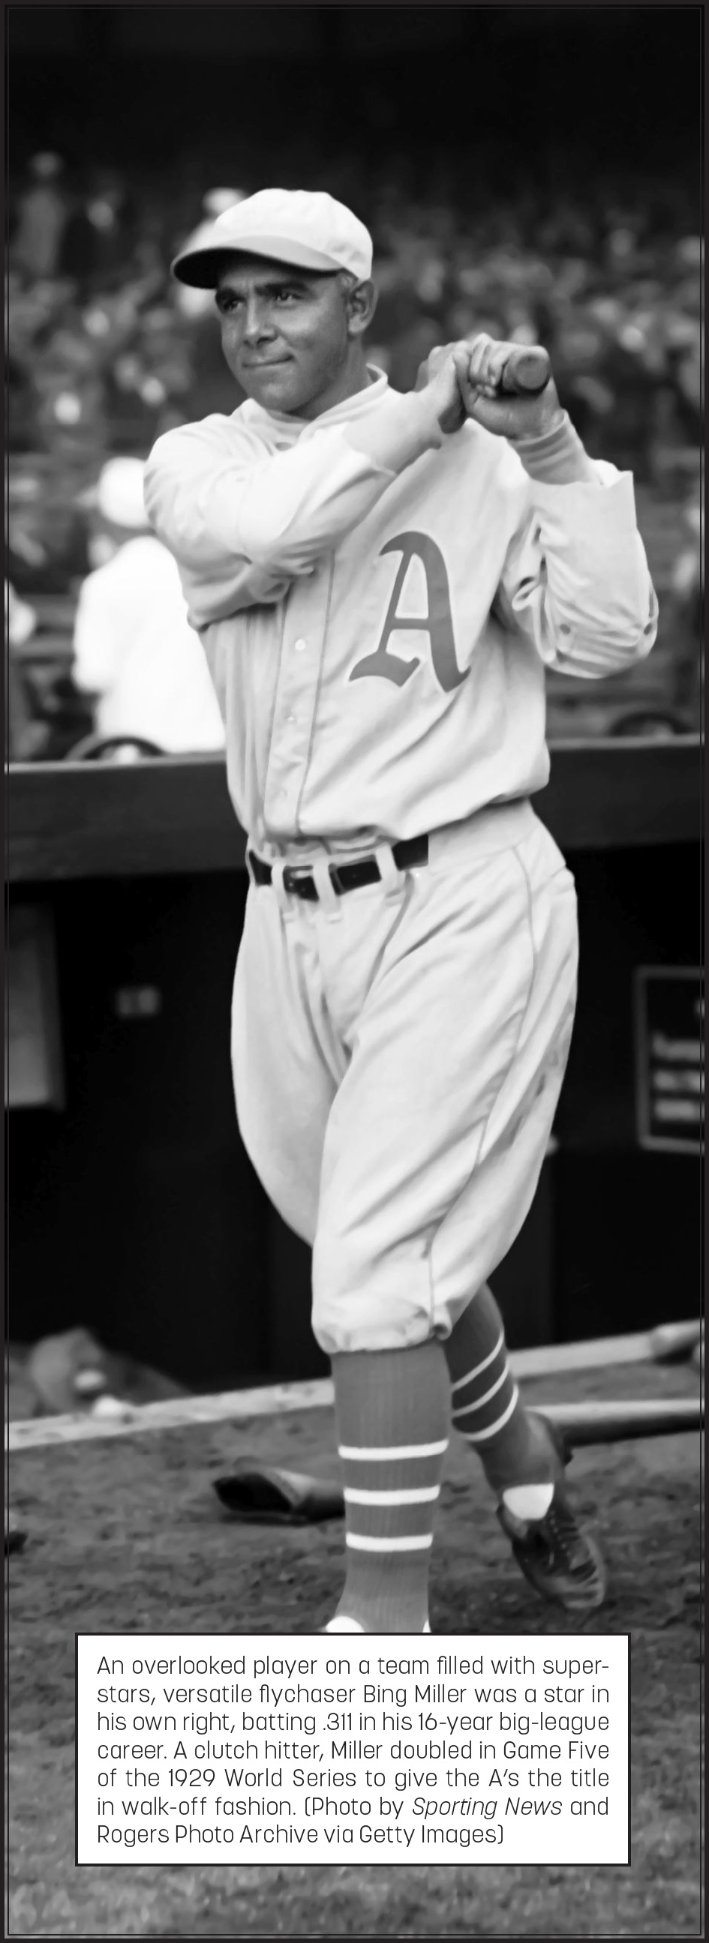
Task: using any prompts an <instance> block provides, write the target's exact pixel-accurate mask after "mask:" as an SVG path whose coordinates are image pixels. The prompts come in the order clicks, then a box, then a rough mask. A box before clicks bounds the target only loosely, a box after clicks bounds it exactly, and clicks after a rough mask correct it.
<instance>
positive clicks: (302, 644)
mask: <svg viewBox="0 0 709 1943" xmlns="http://www.w3.org/2000/svg"><path fill="white" fill-rule="evenodd" d="M307 645H308V643H307V641H303V640H302V639H301V640H300V641H294V642H293V652H294V654H304V653H305V649H306V648H307Z"/></svg>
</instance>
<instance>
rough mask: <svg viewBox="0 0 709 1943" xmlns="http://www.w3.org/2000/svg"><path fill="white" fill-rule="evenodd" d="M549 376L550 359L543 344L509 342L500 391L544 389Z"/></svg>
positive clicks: (517, 391)
mask: <svg viewBox="0 0 709 1943" xmlns="http://www.w3.org/2000/svg"><path fill="white" fill-rule="evenodd" d="M550 377H551V359H550V357H549V352H548V351H545V350H544V347H543V345H541V344H510V347H509V353H508V356H507V359H506V361H505V364H504V366H503V370H502V377H501V379H500V390H501V391H510V392H516V393H519V392H535V391H544V389H545V386H546V385H548V383H549V379H550Z"/></svg>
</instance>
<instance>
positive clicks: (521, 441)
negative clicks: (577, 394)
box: [508, 405, 570, 449]
mask: <svg viewBox="0 0 709 1943" xmlns="http://www.w3.org/2000/svg"><path fill="white" fill-rule="evenodd" d="M569 423H570V420H569V416H568V412H565V411H564V409H563V406H562V405H556V406H555V407H554V410H553V413H552V415H551V419H550V422H548V423H542V424H541V426H540V427H539V429H538V430H537V431H535V432H518V433H516V434H515V433H514V432H512V433H508V438H509V442H510V445H514V447H515V449H517V447H519V446H527V447H533V446H541V445H542V444H544V443H546V441H547V440H550V439H554V438H556V437H557V436H558V434H559V433H560V432H562V431H563V430H564V428H565V426H566V425H567V424H569Z"/></svg>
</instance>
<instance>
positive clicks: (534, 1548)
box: [146, 189, 657, 1633]
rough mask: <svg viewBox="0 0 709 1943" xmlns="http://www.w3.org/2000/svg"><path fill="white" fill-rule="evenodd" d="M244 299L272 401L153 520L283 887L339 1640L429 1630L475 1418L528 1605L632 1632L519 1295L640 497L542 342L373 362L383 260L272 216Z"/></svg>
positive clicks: (649, 610) (640, 613) (235, 255)
mask: <svg viewBox="0 0 709 1943" xmlns="http://www.w3.org/2000/svg"><path fill="white" fill-rule="evenodd" d="M173 269H174V273H175V275H176V276H177V277H178V279H180V280H181V281H183V282H186V283H189V284H195V285H197V286H198V287H199V288H208V289H212V290H214V292H215V293H216V306H217V310H218V313H219V317H220V322H221V332H222V345H223V350H224V355H225V358H226V361H227V364H228V365H229V368H230V369H231V371H232V372H233V374H234V376H235V378H236V379H237V380H238V382H239V384H240V385H241V386H242V388H243V390H244V392H245V393H246V394H247V396H246V402H245V403H244V404H242V405H240V406H239V408H238V410H236V411H235V412H234V413H233V414H232V416H231V417H226V416H220V415H215V416H212V417H208V418H206V419H205V420H204V421H203V422H201V423H199V424H192V425H185V426H182V427H180V428H179V429H177V430H174V431H170V432H168V433H167V434H165V435H164V436H163V437H162V438H160V439H159V440H158V442H157V444H156V446H155V447H154V449H153V452H152V454H151V457H150V459H149V461H148V466H147V473H146V500H147V506H148V510H149V513H150V516H151V519H152V521H153V524H154V526H155V528H156V531H157V532H158V534H159V536H160V537H161V538H162V539H163V540H164V542H165V543H166V545H167V546H169V547H170V548H171V549H172V551H173V553H174V555H175V558H176V560H177V562H178V564H179V567H180V572H181V576H182V584H183V588H184V592H185V595H186V598H187V602H188V610H189V615H190V619H191V622H192V625H193V627H194V628H195V629H197V631H198V632H199V633H200V635H201V638H202V641H203V643H204V647H205V651H206V654H207V658H208V661H209V666H210V669H211V672H212V675H213V679H214V682H215V685H216V688H217V692H218V694H219V697H220V700H221V703H222V707H223V710H224V715H225V720H226V736H227V760H228V779H229V788H230V793H231V796H232V800H233V803H234V807H235V810H236V813H237V816H238V818H239V821H240V823H241V825H242V826H243V828H244V829H245V830H246V832H247V833H248V852H247V857H248V869H249V873H250V877H251V885H250V890H249V896H248V901H247V910H246V918H245V926H244V933H243V938H242V943H241V947H240V951H239V957H238V964H237V970H236V980H235V989H234V1005H233V1064H234V1076H235V1087H236V1101H237V1110H238V1116H239V1124H240V1128H241V1133H242V1136H243V1139H244V1142H245V1144H246V1147H247V1149H248V1151H249V1154H250V1155H251V1158H252V1160H253V1163H254V1166H255V1167H256V1169H257V1171H258V1173H259V1175H260V1177H261V1179H262V1181H263V1183H264V1186H265V1188H266V1190H267V1192H268V1193H269V1195H270V1196H271V1198H272V1200H273V1201H274V1203H275V1205H276V1207H277V1208H278V1209H279V1211H280V1213H281V1215H282V1216H283V1218H284V1219H285V1221H287V1222H288V1223H289V1224H290V1226H291V1227H292V1228H294V1229H295V1231H296V1233H298V1234H299V1235H301V1236H302V1237H303V1238H304V1239H305V1240H306V1241H307V1242H309V1243H311V1244H312V1247H313V1329H314V1333H315V1335H316V1338H317V1340H318V1342H319V1343H320V1344H321V1346H322V1348H323V1349H324V1350H325V1351H326V1352H327V1354H328V1355H329V1357H330V1358H331V1363H332V1373H333V1380H334V1389H335V1402H336V1417H337V1427H338V1441H339V1452H340V1458H341V1461H342V1466H343V1476H344V1488H345V1506H346V1575H345V1583H344V1586H343V1589H342V1593H341V1597H340V1599H339V1602H338V1605H337V1610H336V1612H335V1614H334V1615H333V1616H332V1619H331V1620H330V1621H329V1623H328V1625H327V1627H326V1630H328V1631H340V1632H385V1633H386V1632H393V1633H396V1632H403V1633H415V1632H417V1631H418V1632H420V1631H422V1630H428V1575H429V1560H430V1552H431V1545H432V1538H433V1524H434V1514H435V1508H436V1501H437V1499H438V1495H439V1490H440V1482H441V1472H442V1466H443V1461H444V1456H445V1451H446V1447H447V1442H448V1436H449V1428H450V1423H451V1417H452V1423H453V1425H454V1427H455V1428H456V1429H457V1430H458V1431H459V1432H460V1433H461V1434H462V1436H463V1437H464V1438H465V1439H466V1440H467V1441H468V1443H469V1444H470V1446H471V1449H472V1450H473V1451H474V1452H476V1453H477V1455H478V1456H479V1458H480V1459H481V1460H482V1463H483V1466H484V1469H485V1473H486V1476H487V1479H488V1481H489V1484H490V1486H491V1489H492V1492H493V1493H494V1495H495V1498H496V1500H497V1508H498V1515H499V1518H500V1521H501V1524H502V1527H503V1529H504V1531H505V1533H506V1534H507V1535H508V1537H509V1539H510V1541H511V1544H512V1548H513V1552H514V1554H515V1556H516V1558H517V1560H518V1562H519V1564H520V1565H521V1567H522V1569H523V1571H524V1572H525V1573H526V1575H527V1577H528V1578H529V1579H530V1580H531V1582H532V1583H533V1584H534V1586H535V1587H536V1589H537V1590H538V1592H540V1593H541V1594H542V1595H543V1596H544V1597H546V1598H549V1599H552V1600H557V1601H559V1602H560V1603H561V1604H562V1606H564V1607H565V1608H566V1609H567V1610H568V1611H569V1612H571V1613H581V1612H586V1611H588V1610H590V1609H592V1608H593V1607H595V1606H597V1605H599V1604H600V1602H601V1601H602V1599H603V1597H604V1591H605V1574H604V1568H603V1564H602V1560H601V1557H600V1555H599V1552H598V1550H597V1548H596V1546H595V1544H594V1542H593V1541H592V1539H591V1538H590V1536H589V1535H588V1534H587V1533H586V1532H585V1531H584V1530H583V1528H582V1527H581V1526H580V1525H579V1524H578V1522H577V1520H576V1518H575V1516H574V1513H573V1510H572V1507H571V1505H570V1503H569V1500H568V1497H567V1494H566V1490H565V1484H564V1452H563V1450H562V1449H560V1448H559V1447H558V1446H557V1444H556V1443H555V1441H554V1438H553V1436H552V1434H551V1430H550V1428H549V1426H548V1424H547V1423H546V1421H545V1419H544V1418H543V1417H541V1416H539V1415H536V1414H535V1413H534V1412H531V1411H529V1410H527V1409H525V1407H524V1405H523V1404H522V1401H521V1399H520V1396H519V1393H518V1390H517V1388H516V1386H515V1384H514V1382H513V1379H512V1376H511V1373H510V1368H509V1364H508V1359H507V1350H506V1344H505V1334H504V1329H503V1325H502V1320H501V1317H500V1313H499V1310H498V1308H497V1305H496V1303H495V1300H494V1297H493V1295H492V1293H491V1291H490V1289H489V1288H488V1286H487V1278H488V1276H489V1275H490V1274H491V1273H492V1271H493V1270H494V1268H495V1266H496V1264H497V1263H499V1262H500V1261H501V1260H502V1258H503V1256H504V1255H505V1254H506V1253H507V1251H508V1249H509V1248H510V1245H511V1243H512V1242H513V1240H514V1238H515V1236H516V1234H517V1233H518V1231H519V1229H520V1228H521V1226H522V1223H523V1221H524V1219H525V1216H526V1214H527V1212H528V1209H529V1207H530V1205H531V1202H532V1198H533V1195H534V1191H535V1187H536V1184H537V1180H538V1177H539V1173H540V1169H541V1166H542V1161H543V1158H544V1153H545V1150H546V1146H547V1142H548V1138H549V1133H550V1129H551V1126H552V1121H553V1118H554V1112H555V1108H556V1105H557V1101H558V1097H559V1091H560V1087H561V1082H562V1077H563V1073H564V1068H565V1063H566V1059H567V1054H568V1049H569V1041H570V1036H571V1030H572V1022H573V1016H574V1005H575V997H576V973H577V924H576V908H575V894H574V884H573V879H572V876H571V874H570V872H569V870H568V869H567V867H566V865H565V863H564V859H563V857H562V856H561V854H560V852H559V850H558V849H557V847H556V844H555V843H554V842H553V840H552V838H551V836H550V835H549V834H548V832H547V830H546V829H545V827H544V825H543V824H542V823H541V822H540V821H539V819H538V818H537V816H536V814H535V812H534V809H533V808H532V806H531V803H530V797H531V796H533V795H534V794H535V793H536V791H537V790H540V789H542V788H543V787H544V785H545V783H546V781H547V778H548V774H549V756H548V752H547V748H546V745H545V698H544V672H545V668H562V669H564V671H565V672H567V673H572V674H575V675H578V676H579V678H580V679H582V680H590V679H593V678H594V677H596V676H603V675H607V674H610V673H612V672H613V671H614V670H616V669H621V668H628V667H629V666H631V665H632V664H633V663H634V662H635V661H637V660H639V659H640V658H641V657H642V656H644V655H645V654H647V652H648V650H649V649H650V648H651V646H652V642H653V640H654V638H655V632H656V625H657V603H656V599H655V595H654V591H653V588H652V584H651V581H650V577H649V574H648V568H647V562H646V559H645V554H644V551H643V547H642V543H641V541H640V538H639V535H638V531H637V526H636V520H635V509H634V498H633V486H632V479H631V478H630V477H629V476H628V475H627V474H619V473H618V472H617V471H616V470H615V468H614V467H613V466H611V465H609V464H605V463H602V462H600V461H598V462H595V461H592V460H591V459H589V457H588V456H587V454H586V452H585V450H584V448H583V446H582V444H581V442H580V440H579V439H578V437H577V435H576V433H575V431H574V429H573V427H572V426H571V424H570V423H569V420H568V417H567V415H566V413H565V412H564V411H562V409H561V407H560V405H559V400H558V396H557V393H556V390H555V387H554V384H553V381H550V382H548V383H547V384H546V386H545V388H544V389H543V390H542V391H541V392H539V393H535V394H534V395H532V396H530V395H526V396H521V395H514V394H510V392H509V391H508V390H506V389H505V385H506V383H509V358H510V349H511V347H510V346H505V345H500V344H497V343H495V342H493V341H492V340H490V339H489V338H487V337H478V338H477V339H475V340H474V341H473V342H472V343H461V344H457V345H452V346H447V347H442V348H441V350H440V351H438V352H437V353H435V354H432V355H431V358H430V359H429V360H428V363H427V366H426V368H425V369H424V370H423V371H422V373H421V375H420V380H419V386H418V388H417V390H416V392H414V393H412V394H409V395H406V396H404V395H403V394H399V393H397V392H395V391H393V390H392V389H391V388H390V387H389V386H388V384H387V381H386V378H385V377H384V376H383V375H382V374H381V373H380V372H378V371H377V370H376V369H371V368H368V366H367V362H366V356H365V350H364V344H363V340H364V335H365V332H366V330H367V326H368V325H369V323H370V320H371V317H372V315H373V311H374V305H375V291H374V287H373V284H372V280H371V270H372V244H371V239H370V236H369V234H368V232H367V230H366V229H365V228H364V227H363V225H362V223H361V222H359V221H358V219H357V218H356V217H355V216H354V215H353V214H352V212H351V211H350V210H349V209H346V208H344V207H343V206H342V205H341V204H339V203H337V202H335V201H333V200H332V199H331V198H330V197H329V196H327V195H322V194H309V193H305V192H302V191H293V192H287V191H283V190H277V189H269V190H264V191H262V192H260V193H258V194H256V195H253V196H250V197H248V198H247V199H245V200H244V201H242V202H241V203H240V204H239V205H238V206H237V208H235V209H234V210H232V211H229V210H227V211H226V212H225V213H224V214H223V215H222V216H221V217H220V218H219V219H218V221H217V222H216V224H215V227H214V231H213V234H212V238H211V242H205V243H203V244H202V245H201V247H200V248H199V249H196V250H192V251H189V252H187V253H183V254H182V255H181V256H180V257H178V258H177V260H176V262H175V264H174V265H173Z"/></svg>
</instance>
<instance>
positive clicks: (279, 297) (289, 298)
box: [276, 290, 298, 304]
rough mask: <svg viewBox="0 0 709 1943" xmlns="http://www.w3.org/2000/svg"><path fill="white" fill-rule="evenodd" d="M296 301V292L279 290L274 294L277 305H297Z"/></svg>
mask: <svg viewBox="0 0 709 1943" xmlns="http://www.w3.org/2000/svg"><path fill="white" fill-rule="evenodd" d="M297 300H298V292H297V290H279V291H278V292H277V293H276V303H277V304H294V303H297Z"/></svg>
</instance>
